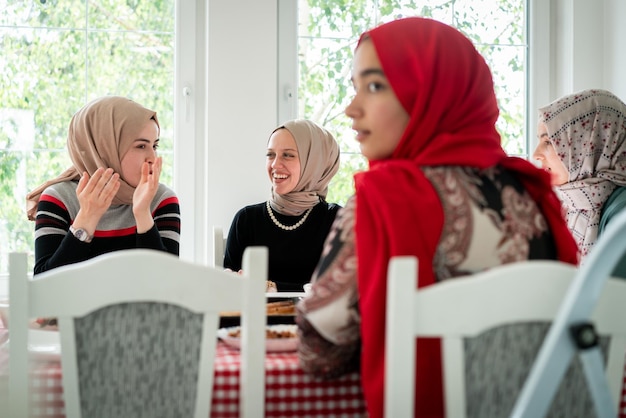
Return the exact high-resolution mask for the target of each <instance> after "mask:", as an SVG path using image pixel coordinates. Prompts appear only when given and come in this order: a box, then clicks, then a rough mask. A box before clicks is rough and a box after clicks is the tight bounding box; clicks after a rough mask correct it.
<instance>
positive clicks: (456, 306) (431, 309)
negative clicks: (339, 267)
mask: <svg viewBox="0 0 626 418" xmlns="http://www.w3.org/2000/svg"><path fill="white" fill-rule="evenodd" d="M576 272H577V269H576V267H574V266H571V265H568V264H565V263H561V262H557V261H527V262H520V263H513V264H507V265H503V266H499V267H496V268H493V269H490V270H488V271H485V272H481V273H478V274H474V275H472V276H468V277H463V278H455V279H449V280H446V281H444V282H441V283H438V284H436V285H433V286H429V287H426V288H423V289H416V283H417V260H416V259H415V257H395V258H392V260H391V262H390V265H389V275H388V284H387V286H388V288H387V292H388V293H387V317H386V321H387V322H386V323H387V325H386V336H385V346H386V361H387V363H386V369H385V370H386V371H385V373H386V376H385V379H386V381H385V415H386V416H389V417H398V416H412V415H413V408H414V399H413V398H414V390H415V389H414V388H415V373H416V370H415V350H416V344H417V345H418V348H417V349H418V350H419V342H418V341H416V337H440V338H441V340H442V362H443V380H444V397H445V408H446V415H447V416H450V417H465V416H468V415H470V416H471V415H474V411H475V409H472V407H470V405H469V404H470V403H471V402H475V399H474V395H472V397H469V398H468V397H467V393H468V390H472V392H475V389H476V388H475V387H472V386H478V385H480V384H481V383H485V382H484V381H483V382H476V381H474V382H471V383H470V384H469V385H468V384H466V382H468V380H467V377H466V373H468V372H469V371H470V370H472V366H471V365H469V364H466V357H467V358H468V359H469V358H471V359H472V361H474V359H475V358H476V354H477V353H476V351H474V352H473V353H472V355H466V351H467V345H468V343H469V341H470V340H469V339H476V340H478V339H479V338H483V336H484V335H488V334H485V333H488V332H492V331H498V332H499V331H503V330H505V329H507V328H510V327H515V326H525V327H526V328H523V329H522V333H521V334H519V333H518V334H517V335H514V336H513V337H512V338H510V339H509V340H508V341H504V343H503V347H500V348H498V347H497V344H491V345H489V346H488V348H489V349H488V350H484V346H483V350H478V354H479V355H483V354H484V355H486V356H490V358H488V359H487V360H485V363H483V364H489V365H490V366H491V367H496V368H497V367H500V369H501V370H499V371H497V370H496V371H495V373H500V372H501V374H503V376H502V377H501V378H502V379H503V381H504V385H509V386H511V385H512V386H513V387H512V390H511V391H512V392H513V393H512V394H511V396H510V399H501V398H502V397H503V396H502V387H496V388H495V391H496V394H495V395H494V397H492V398H489V399H490V400H494V399H496V400H497V402H503V405H501V406H500V408H501V409H500V410H499V412H497V413H496V414H495V415H489V416H509V414H510V412H511V410H512V408H513V405H514V402H515V399H516V397H517V396H518V395H519V392H520V391H521V387H522V384H523V381H524V379H525V377H526V375H527V374H528V371H529V370H530V368H531V366H532V361H533V359H534V357H535V356H536V353H537V352H538V350H539V346H540V345H541V341H542V340H543V337H544V335H545V332H546V331H547V326H546V325H545V323H549V322H550V321H552V320H554V318H555V317H556V314H557V312H558V309H559V306H560V304H561V302H562V300H563V295H564V294H565V292H566V291H567V289H568V287H569V285H570V283H572V280H573V278H574V276H575V274H576ZM620 298H621V299H620ZM624 300H626V282H624V281H620V280H610V281H609V282H608V283H607V286H606V287H605V289H604V291H603V293H602V296H601V298H600V300H599V303H598V308H597V309H596V310H595V313H594V317H593V319H594V320H595V323H596V326H597V329H598V331H599V333H600V334H602V335H609V336H611V337H616V338H615V339H613V338H612V343H611V347H610V348H609V359H608V365H607V368H606V371H607V377H608V378H609V380H610V382H611V387H612V391H613V392H614V394H617V393H618V392H619V390H620V388H621V373H622V371H623V370H624V352H625V350H626V344H624V340H623V337H624V336H625V335H626V324H624V321H623V318H624V317H625V316H626V304H624V303H623V301H624ZM538 322H540V323H544V324H543V329H542V331H541V332H540V333H539V335H538V336H537V335H535V336H536V337H537V338H538V340H539V341H538V342H536V343H534V344H533V345H532V346H531V347H530V348H528V349H526V348H524V347H520V349H522V350H527V351H528V350H530V354H528V352H526V353H525V356H527V357H528V358H526V359H525V360H526V362H527V363H528V364H523V363H524V359H523V358H521V356H520V357H519V358H513V359H511V362H509V363H504V364H503V363H498V362H497V361H496V360H498V358H499V357H500V356H504V355H511V356H515V355H516V354H515V353H516V347H517V346H518V345H520V346H521V345H524V344H527V341H526V339H527V338H528V335H525V334H524V333H525V332H527V331H530V330H532V327H533V326H535V327H536V326H541V325H542V324H537V323H538ZM514 324H516V325H514ZM518 331H519V330H518ZM518 331H516V332H518ZM474 337H477V338H474ZM613 341H614V342H615V343H613ZM492 342H493V341H492ZM492 345H495V346H496V347H493V346H492ZM498 349H500V350H501V351H504V352H505V353H503V352H498V351H494V350H498ZM494 353H495V354H494ZM519 367H522V370H515V369H519ZM481 372H482V371H480V370H479V373H481ZM491 372H494V371H491ZM418 373H419V371H418ZM573 374H575V375H576V376H575V378H576V379H577V380H579V381H582V384H584V383H585V382H584V379H582V376H581V372H580V371H578V372H577V374H576V373H573ZM491 383H493V384H494V386H497V385H498V384H497V383H496V382H495V381H487V382H486V384H487V385H489V384H491ZM501 383H502V382H501ZM579 383H580V382H579ZM577 387H578V388H579V389H580V385H578V386H577ZM487 390H490V389H489V388H487ZM567 390H568V389H567V388H564V389H563V392H565V396H566V397H567V396H573V394H570V393H567ZM498 391H500V393H498ZM578 392H580V390H578ZM579 395H580V394H579ZM476 398H478V397H476ZM585 399H586V400H587V401H588V399H589V397H588V396H586V397H585ZM614 399H616V400H617V399H619V398H618V397H615V398H614ZM581 402H582V401H581ZM480 407H481V408H483V407H485V405H481V406H480ZM497 408H498V406H496V407H495V409H494V408H492V410H497ZM502 409H505V410H506V411H503V410H502ZM468 411H469V412H468ZM481 414H483V415H482V416H487V415H485V412H484V411H483V412H482V413H481ZM565 415H567V414H565Z"/></svg>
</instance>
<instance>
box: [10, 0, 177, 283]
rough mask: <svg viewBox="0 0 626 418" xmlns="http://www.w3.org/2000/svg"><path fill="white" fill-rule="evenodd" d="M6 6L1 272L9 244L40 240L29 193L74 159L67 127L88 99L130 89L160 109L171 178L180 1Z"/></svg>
mask: <svg viewBox="0 0 626 418" xmlns="http://www.w3.org/2000/svg"><path fill="white" fill-rule="evenodd" d="M0 10H1V13H0V44H1V45H2V48H3V54H2V55H0V80H1V81H0V82H1V83H2V85H3V88H2V89H1V90H0V103H2V108H1V109H0V177H1V178H2V186H1V188H0V193H1V195H2V202H3V208H2V220H1V222H0V237H1V239H0V242H2V244H0V245H2V247H0V253H1V254H2V258H1V259H0V271H6V254H7V253H8V252H9V251H27V252H32V251H33V248H34V233H33V231H34V225H33V223H32V222H29V221H28V220H27V219H26V214H25V211H24V209H25V196H26V193H27V192H28V191H30V190H32V189H33V188H35V187H36V186H38V185H39V184H41V183H43V182H44V181H46V180H49V179H51V178H53V177H55V176H57V175H58V174H60V173H61V172H62V171H64V170H65V169H66V168H67V167H69V166H70V161H69V157H68V155H67V151H66V145H65V144H66V138H67V127H68V125H69V121H70V119H71V117H72V115H73V114H74V113H75V112H76V111H77V110H78V109H80V107H81V106H83V105H84V104H85V103H87V102H88V101H89V100H92V99H94V98H96V97H100V96H104V95H120V96H127V97H130V98H132V99H133V100H135V101H137V102H138V103H141V104H142V105H144V106H146V107H148V108H150V109H154V110H156V111H157V114H158V117H159V122H160V124H161V136H160V138H161V141H160V142H161V147H160V149H159V152H160V153H161V155H162V156H163V157H164V160H165V161H164V167H165V170H164V173H163V175H162V181H163V182H164V183H166V184H171V182H172V167H173V159H172V149H173V143H172V133H173V114H174V94H173V88H174V70H173V69H174V0H150V1H146V0H143V1H142V0H105V1H95V0H93V1H92V0H89V1H85V0H63V1H60V0H37V1H25V0H7V1H4V2H3V3H2V5H0ZM7 243H9V246H10V248H7Z"/></svg>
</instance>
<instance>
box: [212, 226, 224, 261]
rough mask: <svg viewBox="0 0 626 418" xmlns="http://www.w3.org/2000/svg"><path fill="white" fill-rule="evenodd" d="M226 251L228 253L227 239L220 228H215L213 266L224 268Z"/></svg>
mask: <svg viewBox="0 0 626 418" xmlns="http://www.w3.org/2000/svg"><path fill="white" fill-rule="evenodd" d="M224 251H226V237H224V231H223V229H222V228H221V227H219V226H214V227H213V266H214V267H224Z"/></svg>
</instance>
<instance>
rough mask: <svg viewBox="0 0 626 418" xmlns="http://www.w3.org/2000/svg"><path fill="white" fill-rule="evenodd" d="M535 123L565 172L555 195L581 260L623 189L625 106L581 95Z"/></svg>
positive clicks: (593, 93) (595, 93) (546, 110)
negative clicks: (606, 207)
mask: <svg viewBox="0 0 626 418" xmlns="http://www.w3.org/2000/svg"><path fill="white" fill-rule="evenodd" d="M539 118H540V120H541V121H543V122H545V124H546V128H547V131H548V136H549V138H550V141H551V142H552V145H553V146H554V149H555V151H556V152H557V154H558V156H559V157H560V158H561V161H563V164H565V167H566V168H567V170H568V172H569V181H568V182H567V183H565V184H563V185H561V186H558V187H557V193H558V195H559V197H560V199H561V201H562V202H563V205H564V206H565V208H566V210H567V224H568V227H569V229H570V230H571V231H572V234H573V235H574V239H575V240H576V242H577V243H578V247H579V248H580V251H581V256H582V258H581V260H582V259H584V257H585V256H586V255H587V254H588V253H589V250H590V249H591V248H592V247H593V245H594V243H595V242H596V239H597V236H598V225H599V223H600V216H601V214H602V208H603V206H604V203H605V202H606V201H607V199H608V198H609V196H610V195H611V193H612V192H613V191H614V190H615V188H616V187H619V186H625V185H626V104H624V102H622V101H621V100H620V99H619V98H617V97H616V96H615V95H613V94H612V93H610V92H608V91H606V90H584V91H580V92H578V93H574V94H571V95H568V96H565V97H562V98H560V99H558V100H557V101H555V102H553V103H551V104H549V105H547V106H545V107H543V108H541V109H539Z"/></svg>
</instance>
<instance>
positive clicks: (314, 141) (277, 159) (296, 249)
mask: <svg viewBox="0 0 626 418" xmlns="http://www.w3.org/2000/svg"><path fill="white" fill-rule="evenodd" d="M266 168H267V174H268V176H269V179H270V182H271V184H272V186H271V189H270V196H269V199H268V200H267V201H265V202H262V203H257V204H254V205H250V206H246V207H244V208H242V209H240V210H239V211H238V212H237V214H236V215H235V217H234V219H233V222H232V224H231V226H230V231H229V233H228V241H227V243H226V251H225V255H224V267H225V268H229V269H231V270H234V271H238V270H240V269H241V262H242V256H243V251H244V250H245V249H246V247H249V246H253V245H262V246H266V247H268V249H269V272H268V277H269V279H270V280H271V281H273V282H274V283H276V287H277V289H278V291H286V292H289V291H302V286H303V285H304V284H306V283H308V282H309V280H310V278H311V274H312V273H313V270H314V269H315V266H316V265H317V261H318V260H319V257H320V254H321V252H322V246H323V245H324V240H325V238H326V235H327V234H328V231H329V230H330V227H331V225H332V223H333V221H334V220H335V215H336V214H337V211H338V210H339V209H340V208H341V206H339V205H337V204H335V203H327V202H326V195H327V193H328V184H329V183H330V181H331V179H332V178H333V176H334V175H335V174H336V173H337V170H338V169H339V145H338V144H337V141H335V138H334V137H333V135H332V134H331V133H330V132H328V131H327V130H326V129H324V128H322V127H320V126H318V125H317V124H315V123H313V122H311V121H308V120H292V121H289V122H287V123H285V124H283V125H281V126H279V127H278V128H276V129H275V130H274V131H273V132H272V134H271V135H270V138H269V140H268V144H267V159H266Z"/></svg>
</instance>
